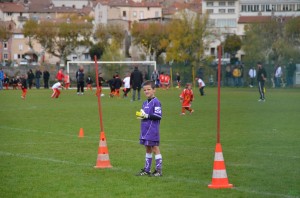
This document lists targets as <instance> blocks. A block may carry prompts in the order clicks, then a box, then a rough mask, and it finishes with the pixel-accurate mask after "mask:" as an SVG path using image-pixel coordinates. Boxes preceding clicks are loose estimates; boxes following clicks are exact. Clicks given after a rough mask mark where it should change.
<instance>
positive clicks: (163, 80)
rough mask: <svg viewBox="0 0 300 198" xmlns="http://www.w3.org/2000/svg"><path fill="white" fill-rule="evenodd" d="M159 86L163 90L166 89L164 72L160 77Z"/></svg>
mask: <svg viewBox="0 0 300 198" xmlns="http://www.w3.org/2000/svg"><path fill="white" fill-rule="evenodd" d="M159 84H160V87H161V88H163V89H164V88H165V74H164V72H161V73H160V75H159Z"/></svg>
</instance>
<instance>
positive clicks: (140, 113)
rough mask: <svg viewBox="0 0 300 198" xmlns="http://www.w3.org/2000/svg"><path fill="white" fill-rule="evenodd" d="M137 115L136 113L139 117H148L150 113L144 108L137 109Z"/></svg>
mask: <svg viewBox="0 0 300 198" xmlns="http://www.w3.org/2000/svg"><path fill="white" fill-rule="evenodd" d="M135 115H136V118H137V119H146V118H148V117H149V115H148V114H146V113H145V111H144V110H143V109H141V110H140V111H137V112H136V113H135Z"/></svg>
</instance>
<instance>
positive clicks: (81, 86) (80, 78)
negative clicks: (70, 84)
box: [76, 66, 84, 95]
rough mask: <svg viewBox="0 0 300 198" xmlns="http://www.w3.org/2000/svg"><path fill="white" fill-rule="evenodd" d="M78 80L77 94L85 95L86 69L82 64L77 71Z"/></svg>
mask: <svg viewBox="0 0 300 198" xmlns="http://www.w3.org/2000/svg"><path fill="white" fill-rule="evenodd" d="M76 80H77V95H83V93H84V69H83V67H82V66H80V67H79V69H78V71H77V72H76Z"/></svg>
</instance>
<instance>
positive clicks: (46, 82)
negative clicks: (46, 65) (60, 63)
mask: <svg viewBox="0 0 300 198" xmlns="http://www.w3.org/2000/svg"><path fill="white" fill-rule="evenodd" d="M49 78H50V73H49V72H48V70H47V69H45V70H44V71H43V79H44V88H45V89H49Z"/></svg>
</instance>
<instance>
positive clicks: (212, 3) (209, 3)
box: [206, 2, 214, 7]
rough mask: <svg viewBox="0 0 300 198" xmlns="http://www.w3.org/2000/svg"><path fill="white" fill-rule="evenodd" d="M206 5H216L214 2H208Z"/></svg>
mask: <svg viewBox="0 0 300 198" xmlns="http://www.w3.org/2000/svg"><path fill="white" fill-rule="evenodd" d="M206 5H207V7H212V6H214V2H207V3H206Z"/></svg>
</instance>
